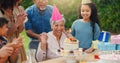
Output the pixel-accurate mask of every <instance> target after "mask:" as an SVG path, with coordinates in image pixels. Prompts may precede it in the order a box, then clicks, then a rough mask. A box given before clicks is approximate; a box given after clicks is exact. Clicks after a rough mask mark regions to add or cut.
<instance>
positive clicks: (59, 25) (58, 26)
mask: <svg viewBox="0 0 120 63" xmlns="http://www.w3.org/2000/svg"><path fill="white" fill-rule="evenodd" d="M64 24H65V22H64V21H58V22H54V23H53V24H52V25H51V28H52V30H53V34H54V35H56V36H61V35H62V32H63V31H64V29H65V27H64Z"/></svg>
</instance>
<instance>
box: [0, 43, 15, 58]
mask: <svg viewBox="0 0 120 63" xmlns="http://www.w3.org/2000/svg"><path fill="white" fill-rule="evenodd" d="M13 50H14V48H13V47H10V46H9V44H7V45H5V46H3V47H2V48H1V49H0V57H1V58H3V59H5V58H6V59H7V58H8V56H10V55H12V53H13Z"/></svg>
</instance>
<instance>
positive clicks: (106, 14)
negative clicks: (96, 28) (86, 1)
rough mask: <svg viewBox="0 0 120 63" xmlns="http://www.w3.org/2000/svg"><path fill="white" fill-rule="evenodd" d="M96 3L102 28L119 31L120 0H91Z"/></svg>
mask: <svg viewBox="0 0 120 63" xmlns="http://www.w3.org/2000/svg"><path fill="white" fill-rule="evenodd" d="M93 1H94V2H95V4H96V5H97V8H98V12H99V17H100V21H101V27H102V29H103V30H106V31H110V32H116V33H120V28H119V27H120V19H119V17H120V4H119V3H120V0H93Z"/></svg>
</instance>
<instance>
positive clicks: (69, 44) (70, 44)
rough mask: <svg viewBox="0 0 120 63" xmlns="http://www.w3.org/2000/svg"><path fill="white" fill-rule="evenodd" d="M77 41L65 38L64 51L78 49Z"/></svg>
mask: <svg viewBox="0 0 120 63" xmlns="http://www.w3.org/2000/svg"><path fill="white" fill-rule="evenodd" d="M78 45H79V44H78V40H76V39H75V38H66V39H65V40H64V46H63V48H64V50H75V49H78V48H79V46H78Z"/></svg>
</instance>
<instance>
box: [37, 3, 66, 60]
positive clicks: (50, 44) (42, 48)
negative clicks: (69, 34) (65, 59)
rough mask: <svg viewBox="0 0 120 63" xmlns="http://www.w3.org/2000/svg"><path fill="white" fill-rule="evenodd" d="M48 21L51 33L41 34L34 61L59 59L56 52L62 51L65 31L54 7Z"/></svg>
mask: <svg viewBox="0 0 120 63" xmlns="http://www.w3.org/2000/svg"><path fill="white" fill-rule="evenodd" d="M50 21H51V28H52V31H50V32H48V33H42V34H41V42H40V43H39V46H38V51H37V54H36V59H37V60H38V61H42V60H46V59H51V58H56V57H59V55H58V54H56V52H57V51H58V49H63V42H64V39H65V38H66V35H65V34H64V33H63V31H64V29H65V27H64V25H65V20H64V17H63V16H62V15H61V14H60V12H59V10H58V9H57V7H56V5H54V7H53V12H52V17H51V19H50Z"/></svg>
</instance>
